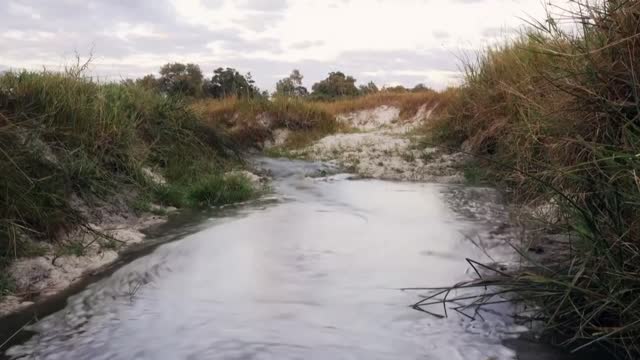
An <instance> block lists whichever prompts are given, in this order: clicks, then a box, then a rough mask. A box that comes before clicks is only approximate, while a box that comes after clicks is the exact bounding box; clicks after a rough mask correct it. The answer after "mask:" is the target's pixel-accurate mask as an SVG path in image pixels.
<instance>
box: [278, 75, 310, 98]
mask: <svg viewBox="0 0 640 360" xmlns="http://www.w3.org/2000/svg"><path fill="white" fill-rule="evenodd" d="M303 78H304V77H303V76H302V74H300V71H299V70H297V69H294V70H293V71H292V72H291V75H289V77H286V78H284V79H282V80H280V81H278V83H276V92H275V93H274V94H273V95H274V96H288V97H302V96H307V94H308V93H309V91H308V90H307V88H306V87H304V86H302V79H303Z"/></svg>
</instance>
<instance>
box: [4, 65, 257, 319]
mask: <svg viewBox="0 0 640 360" xmlns="http://www.w3.org/2000/svg"><path fill="white" fill-rule="evenodd" d="M237 151H238V149H237V148H236V147H235V146H234V145H233V144H232V143H231V142H230V141H229V140H228V139H227V138H226V134H224V133H223V132H221V131H219V130H217V129H214V128H211V127H207V126H204V125H203V124H202V122H201V121H200V119H199V118H198V117H197V115H196V114H195V113H194V112H193V111H191V110H190V109H189V108H188V106H187V104H186V103H184V102H183V101H182V100H181V99H178V98H172V97H165V96H163V95H161V94H159V93H155V92H152V91H149V90H146V89H144V88H142V87H140V86H135V85H131V84H98V83H96V82H93V81H92V80H91V79H85V78H83V77H81V76H80V74H76V73H73V72H68V73H65V74H60V73H49V72H40V73H33V72H19V73H16V72H6V73H4V74H2V75H1V76H0V169H1V170H2V174H3V176H2V178H1V179H0V187H1V188H2V191H1V192H0V204H2V206H1V207H0V269H1V272H0V316H2V315H6V314H9V313H11V312H14V311H16V310H18V309H20V308H24V307H25V306H28V305H29V304H31V303H33V302H37V301H40V300H42V299H44V298H47V297H49V296H52V295H54V294H56V293H59V292H60V291H62V290H64V289H65V288H67V287H68V286H70V285H71V284H73V283H74V282H75V281H77V280H78V279H80V278H82V276H83V275H85V274H87V273H90V272H92V271H96V270H97V269H100V268H103V267H105V266H106V265H108V264H111V263H113V262H114V261H116V259H117V257H118V253H120V252H121V251H123V250H125V249H126V248H128V247H129V246H131V245H132V244H137V243H139V242H141V241H142V240H143V238H144V235H143V233H142V230H143V229H144V228H146V227H148V226H150V225H153V224H157V223H160V222H162V221H164V220H165V219H166V215H167V214H168V213H171V212H174V211H176V210H177V209H178V208H189V207H195V208H200V207H209V206H220V205H225V204H228V203H235V202H241V201H245V200H247V199H250V198H252V197H254V196H256V195H258V194H260V193H261V192H262V191H263V185H264V184H263V183H262V182H261V181H260V179H257V178H256V177H255V175H253V174H250V173H248V172H244V171H241V170H242V169H243V168H244V164H243V163H242V161H241V159H240V158H239V157H238V156H237V154H236V153H237Z"/></svg>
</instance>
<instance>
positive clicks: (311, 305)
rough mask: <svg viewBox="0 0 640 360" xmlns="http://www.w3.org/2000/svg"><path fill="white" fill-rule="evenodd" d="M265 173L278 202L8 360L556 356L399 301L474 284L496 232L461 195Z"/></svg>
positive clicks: (276, 166) (104, 294)
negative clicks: (473, 263)
mask: <svg viewBox="0 0 640 360" xmlns="http://www.w3.org/2000/svg"><path fill="white" fill-rule="evenodd" d="M260 162H261V163H262V165H261V166H263V167H266V168H269V169H270V170H271V171H272V173H273V175H274V176H275V178H276V180H275V181H274V193H275V194H276V197H277V199H276V200H273V201H271V202H269V201H262V202H261V203H259V204H254V205H247V206H244V207H242V208H240V209H239V210H235V211H233V212H230V213H231V215H228V216H226V217H219V216H215V217H211V218H209V219H206V220H205V221H204V222H201V223H200V224H199V225H198V227H197V229H198V231H195V232H194V233H192V234H190V235H187V236H185V237H184V238H183V239H181V240H179V241H175V242H171V243H168V244H166V245H163V246H161V247H159V248H157V249H156V250H155V251H154V252H153V253H151V254H149V255H147V256H145V257H142V258H139V259H137V260H135V261H133V262H131V263H129V264H127V265H125V266H124V267H122V268H120V269H119V270H118V271H116V272H115V273H114V274H113V275H111V276H110V277H108V278H105V279H103V280H101V281H99V282H97V283H94V284H92V285H91V286H89V287H88V288H87V289H86V290H85V291H83V292H81V293H79V294H77V295H75V296H73V297H71V298H70V299H69V302H68V305H67V307H66V308H65V309H64V310H62V311H60V312H58V313H56V314H54V315H51V316H49V317H47V318H45V319H43V320H42V321H40V322H39V323H37V324H36V325H35V326H34V328H33V330H34V331H36V332H38V333H39V334H37V335H35V336H34V337H33V338H32V339H31V340H30V341H28V342H27V343H25V344H23V345H20V346H16V347H13V348H11V349H10V350H9V352H8V355H10V356H12V357H14V358H37V359H63V360H67V359H87V360H89V359H91V360H99V359H123V360H124V359H154V360H158V359H327V360H328V359H446V360H456V359H473V360H488V359H514V358H516V356H519V358H522V359H527V358H531V359H540V358H546V359H551V358H555V357H553V356H552V355H551V354H549V355H544V356H543V352H542V350H540V349H539V348H536V347H534V348H530V347H529V346H527V347H522V346H520V347H517V346H516V347H514V346H513V345H510V346H507V345H505V344H506V342H505V340H506V339H511V338H514V337H515V336H516V335H515V334H517V333H518V332H519V331H521V330H522V328H521V327H519V326H516V325H514V324H512V321H511V320H510V317H509V316H506V315H503V314H500V313H499V312H498V313H491V314H485V316H484V320H480V319H477V320H471V319H468V318H465V317H463V316H460V315H457V314H456V313H455V312H449V317H448V318H443V319H440V318H437V317H433V316H430V315H428V314H425V313H422V312H418V311H416V310H413V309H411V308H410V307H409V305H411V304H412V303H414V302H416V301H418V300H419V299H420V298H419V295H420V294H421V293H420V292H403V291H400V290H399V289H400V288H403V287H422V286H441V285H451V284H454V283H456V282H458V281H462V280H466V279H469V278H471V276H472V272H471V271H469V267H468V265H467V263H466V261H465V259H466V258H474V259H477V260H484V259H486V256H487V255H485V251H483V250H481V249H479V248H478V247H476V245H474V243H475V244H477V243H478V242H477V241H470V240H469V238H476V239H481V238H482V237H483V236H485V235H486V233H487V231H488V229H490V227H489V226H487V221H486V218H487V216H488V215H487V214H489V215H490V213H491V212H490V211H489V210H490V209H488V208H487V207H485V206H478V205H477V204H478V203H477V202H476V201H472V200H469V199H466V200H465V199H463V200H459V201H457V202H455V203H457V204H458V205H455V204H454V205H452V204H453V203H454V202H452V201H448V197H450V198H451V197H452V194H453V193H455V191H456V189H455V188H452V187H446V186H443V185H434V184H416V183H394V182H384V181H376V180H348V179H347V178H346V176H341V175H335V176H328V177H314V178H311V177H305V176H304V175H308V174H311V173H315V174H318V173H319V174H322V173H323V170H322V168H323V166H321V165H318V164H308V163H302V162H289V161H286V162H285V161H276V160H261V161H260ZM460 204H463V205H460ZM464 204H467V205H469V204H476V205H475V206H471V207H468V208H462V207H464V206H467V205H464ZM483 214H484V215H483ZM483 219H485V220H483ZM495 250H496V249H493V250H491V251H495ZM505 310H508V309H505ZM433 311H434V312H442V306H436V307H434V308H433ZM519 349H520V350H519ZM522 349H524V350H522ZM545 351H546V350H545ZM518 352H519V353H518ZM545 356H546V357H545Z"/></svg>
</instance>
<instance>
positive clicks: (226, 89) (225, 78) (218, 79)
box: [205, 68, 261, 99]
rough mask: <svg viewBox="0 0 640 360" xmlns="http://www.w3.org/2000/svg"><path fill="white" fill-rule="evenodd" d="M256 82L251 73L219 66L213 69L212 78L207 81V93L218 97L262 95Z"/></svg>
mask: <svg viewBox="0 0 640 360" xmlns="http://www.w3.org/2000/svg"><path fill="white" fill-rule="evenodd" d="M254 83H255V81H253V78H252V77H251V73H247V74H246V75H242V74H240V73H239V72H238V71H237V70H236V69H233V68H226V69H223V68H217V69H216V70H214V71H213V77H212V78H211V80H210V81H207V83H206V88H205V93H206V94H207V95H208V96H212V97H214V98H216V99H223V98H226V97H230V96H237V97H246V98H252V97H256V96H260V95H261V94H260V90H259V89H258V88H257V87H256V86H255V85H254Z"/></svg>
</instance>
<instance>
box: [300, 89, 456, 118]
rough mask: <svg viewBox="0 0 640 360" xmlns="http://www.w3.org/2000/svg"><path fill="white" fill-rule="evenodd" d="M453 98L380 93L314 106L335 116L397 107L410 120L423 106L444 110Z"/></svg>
mask: <svg viewBox="0 0 640 360" xmlns="http://www.w3.org/2000/svg"><path fill="white" fill-rule="evenodd" d="M450 99H451V97H450V96H449V93H448V92H447V91H445V92H436V91H421V92H408V91H407V92H390V91H380V92H378V93H375V94H370V95H365V96H360V97H354V98H345V99H340V100H336V101H330V102H325V101H314V102H312V104H313V105H315V106H317V107H319V108H321V109H323V110H325V111H327V112H329V113H331V114H333V115H338V114H344V113H349V112H353V111H359V110H365V109H373V108H376V107H379V106H382V105H387V106H397V107H398V108H400V116H401V117H403V118H409V117H411V116H413V115H415V114H416V113H417V112H418V110H419V109H420V107H422V106H423V105H427V106H428V107H430V106H438V108H439V109H443V108H444V107H446V106H447V104H448V103H449V101H450Z"/></svg>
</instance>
